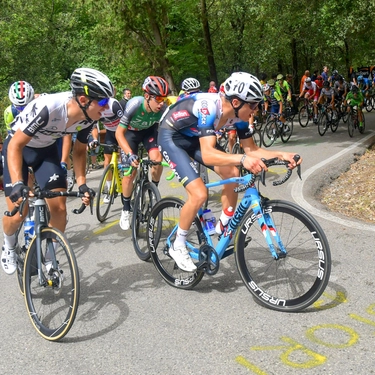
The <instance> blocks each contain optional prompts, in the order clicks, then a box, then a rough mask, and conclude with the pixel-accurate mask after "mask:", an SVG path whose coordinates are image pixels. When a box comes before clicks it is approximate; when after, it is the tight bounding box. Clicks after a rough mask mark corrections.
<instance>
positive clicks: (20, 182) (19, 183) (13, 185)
mask: <svg viewBox="0 0 375 375" xmlns="http://www.w3.org/2000/svg"><path fill="white" fill-rule="evenodd" d="M17 185H24V183H23V181H22V180H19V181H16V182H15V183H14V184H12V188H13V187H15V186H17Z"/></svg>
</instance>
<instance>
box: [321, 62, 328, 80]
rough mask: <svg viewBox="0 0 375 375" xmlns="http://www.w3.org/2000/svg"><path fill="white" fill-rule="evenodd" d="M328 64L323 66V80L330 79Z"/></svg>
mask: <svg viewBox="0 0 375 375" xmlns="http://www.w3.org/2000/svg"><path fill="white" fill-rule="evenodd" d="M328 70H329V69H328V66H326V65H324V66H323V71H322V74H321V76H322V77H323V81H328Z"/></svg>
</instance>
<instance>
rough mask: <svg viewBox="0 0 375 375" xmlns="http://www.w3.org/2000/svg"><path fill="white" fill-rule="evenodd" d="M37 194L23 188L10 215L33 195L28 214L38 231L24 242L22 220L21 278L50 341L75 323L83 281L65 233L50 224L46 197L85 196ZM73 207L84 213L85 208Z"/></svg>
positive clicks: (30, 306)
mask: <svg viewBox="0 0 375 375" xmlns="http://www.w3.org/2000/svg"><path fill="white" fill-rule="evenodd" d="M33 194H34V197H32V198H31V197H30V198H29V197H28V191H27V190H26V189H25V190H24V192H23V200H22V203H21V204H20V206H19V207H15V208H14V209H13V211H12V212H9V211H6V212H5V213H4V214H5V215H6V216H14V215H15V214H16V213H17V212H19V213H20V215H21V213H23V212H24V208H25V204H26V202H27V201H28V200H29V199H30V200H31V201H32V203H29V207H32V209H31V211H29V213H28V214H27V216H26V217H29V218H30V217H33V219H34V221H35V225H34V230H35V234H34V235H33V237H32V238H31V241H30V243H28V241H26V242H24V243H23V242H22V241H23V240H22V238H23V237H24V236H23V231H22V228H23V227H24V225H23V223H21V224H20V226H19V229H18V231H17V232H16V235H17V236H18V237H17V238H18V241H19V243H17V244H16V254H17V279H18V283H19V286H20V290H21V292H23V293H24V296H25V303H26V307H27V311H28V315H29V317H30V319H31V322H32V324H33V326H34V328H35V329H36V330H37V332H38V333H39V334H40V335H41V336H42V337H43V338H45V339H47V340H49V341H58V340H60V339H62V338H63V337H64V336H65V335H66V334H67V333H68V332H69V330H70V328H71V327H72V325H73V323H74V320H75V317H76V314H77V309H78V304H79V295H80V282H79V272H78V266H77V261H76V257H75V255H74V251H73V249H72V247H71V245H70V244H69V241H68V239H67V237H66V236H65V234H64V233H62V232H61V231H59V230H58V229H56V228H52V227H49V226H48V223H49V219H50V215H49V210H48V206H47V204H46V198H47V199H50V198H56V197H61V196H64V197H82V196H83V194H82V193H80V192H67V191H51V190H38V189H37V190H35V191H34V193H33ZM85 207H86V206H85V205H82V206H81V207H80V209H76V210H73V212H74V213H77V214H79V213H81V212H83V211H84V209H85ZM91 208H92V205H91Z"/></svg>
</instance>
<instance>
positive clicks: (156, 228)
mask: <svg viewBox="0 0 375 375" xmlns="http://www.w3.org/2000/svg"><path fill="white" fill-rule="evenodd" d="M183 205H184V202H183V201H182V200H181V199H178V198H173V197H168V198H163V199H161V200H160V201H159V202H158V203H157V204H156V205H155V206H154V207H153V209H152V211H151V215H150V218H149V221H148V247H149V249H150V254H151V259H152V261H153V263H154V265H155V267H156V269H157V270H158V272H159V273H160V275H161V277H162V278H163V279H164V280H165V281H166V282H167V284H169V285H171V286H173V287H175V288H178V289H192V288H194V287H195V286H196V285H197V284H198V283H199V282H200V281H201V280H202V278H203V275H204V272H203V271H195V272H186V271H183V270H181V269H180V268H178V267H177V265H176V262H175V261H174V260H173V259H172V257H171V256H170V255H169V246H170V244H171V243H173V241H174V240H175V233H174V234H172V233H173V230H174V229H175V228H176V225H177V224H178V222H179V220H180V210H181V208H182V206H183ZM203 236H204V233H203V229H202V226H201V223H200V221H199V218H198V217H196V218H195V219H194V221H193V223H192V225H191V227H190V229H189V232H188V235H187V237H186V239H187V246H188V249H189V250H190V251H193V248H194V249H195V250H197V249H199V247H200V246H201V244H202V238H203Z"/></svg>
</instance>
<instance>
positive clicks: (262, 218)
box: [167, 173, 287, 263]
mask: <svg viewBox="0 0 375 375" xmlns="http://www.w3.org/2000/svg"><path fill="white" fill-rule="evenodd" d="M253 179H254V176H253V175H252V174H250V173H249V174H247V175H245V176H243V177H233V178H229V179H226V180H221V181H216V182H210V183H209V184H206V187H207V188H211V187H216V186H220V185H227V184H233V183H237V184H242V185H244V186H249V187H247V188H246V190H245V194H244V196H243V198H242V199H241V202H240V203H239V205H238V206H237V208H236V210H235V212H234V214H233V218H232V219H231V220H230V222H229V225H228V228H227V230H226V232H225V233H224V234H223V235H222V236H221V238H220V240H219V242H218V243H217V245H216V247H214V246H213V241H212V238H211V236H210V235H209V234H208V232H207V230H206V228H205V225H202V227H203V231H204V234H205V238H204V239H202V240H203V241H204V242H206V243H207V244H208V245H209V246H211V247H213V248H214V250H215V252H216V254H217V256H218V257H219V259H222V258H225V257H226V256H228V255H231V254H232V252H233V251H232V250H231V249H229V250H227V249H228V245H229V243H230V241H231V240H232V238H233V237H234V236H235V235H236V231H237V229H238V227H239V226H240V223H241V221H242V219H243V218H244V216H245V214H246V212H247V211H248V209H249V207H251V209H252V210H253V212H254V215H252V216H251V221H252V222H255V221H257V222H258V223H259V226H260V228H261V230H262V232H263V234H264V237H265V239H266V241H267V244H268V247H269V249H270V254H271V256H272V257H273V258H274V259H279V258H283V257H285V255H286V253H287V252H286V249H285V246H284V245H283V242H282V241H281V238H280V236H279V233H278V231H277V229H276V227H275V225H274V224H273V221H272V218H271V216H270V215H268V214H267V213H266V212H265V213H263V212H262V198H261V196H260V194H259V191H258V189H257V188H256V187H255V185H254V183H253V182H252V180H253ZM198 216H199V219H200V221H201V223H202V224H203V217H202V216H203V209H202V208H201V209H200V210H199V212H198ZM176 231H177V225H176V227H175V228H174V229H173V231H172V232H171V234H170V235H169V237H168V241H167V243H168V246H170V245H171V242H172V237H173V236H174V234H175V232H176ZM273 239H274V241H273ZM274 243H276V244H277V246H278V248H279V250H280V251H279V252H277V251H276V247H275V244H274ZM186 246H187V248H188V249H189V250H190V256H191V257H192V259H195V260H198V259H199V249H197V248H195V247H193V246H192V245H191V244H190V243H187V244H186ZM211 261H212V262H214V263H217V260H216V259H215V254H213V255H212V259H211Z"/></svg>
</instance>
